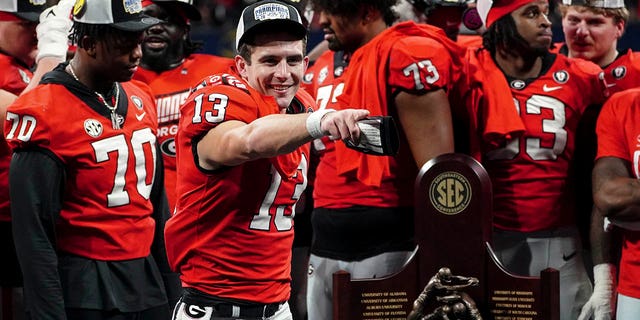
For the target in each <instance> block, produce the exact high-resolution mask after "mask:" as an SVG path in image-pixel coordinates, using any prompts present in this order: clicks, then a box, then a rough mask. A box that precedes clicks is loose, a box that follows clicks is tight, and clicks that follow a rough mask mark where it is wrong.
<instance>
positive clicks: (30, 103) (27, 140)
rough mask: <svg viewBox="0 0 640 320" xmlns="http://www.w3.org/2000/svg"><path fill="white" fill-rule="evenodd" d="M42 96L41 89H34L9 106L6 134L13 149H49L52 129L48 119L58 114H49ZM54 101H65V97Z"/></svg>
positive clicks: (5, 127)
mask: <svg viewBox="0 0 640 320" xmlns="http://www.w3.org/2000/svg"><path fill="white" fill-rule="evenodd" d="M44 94H46V92H45V93H44ZM41 98H42V94H41V91H40V90H32V91H30V92H28V93H27V94H25V95H22V96H20V97H18V99H17V100H16V101H15V102H14V103H13V104H11V105H10V106H9V107H8V108H7V116H6V118H5V123H4V135H5V138H6V140H7V143H8V144H9V146H10V147H11V148H12V149H25V148H45V149H49V146H50V135H49V132H51V130H50V129H49V128H48V126H49V123H50V121H46V120H47V117H53V116H56V115H55V114H51V115H48V113H47V110H48V109H49V108H48V106H47V103H45V100H43V99H41ZM52 101H58V103H64V97H59V99H58V100H52Z"/></svg>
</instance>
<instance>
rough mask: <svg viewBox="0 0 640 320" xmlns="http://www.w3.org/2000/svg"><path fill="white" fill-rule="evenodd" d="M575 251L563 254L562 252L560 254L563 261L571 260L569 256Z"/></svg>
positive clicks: (571, 256) (572, 255)
mask: <svg viewBox="0 0 640 320" xmlns="http://www.w3.org/2000/svg"><path fill="white" fill-rule="evenodd" d="M577 253H578V251H574V252H571V253H570V254H564V253H563V254H562V260H564V261H569V260H571V258H573V257H574V256H575V255H576V254H577Z"/></svg>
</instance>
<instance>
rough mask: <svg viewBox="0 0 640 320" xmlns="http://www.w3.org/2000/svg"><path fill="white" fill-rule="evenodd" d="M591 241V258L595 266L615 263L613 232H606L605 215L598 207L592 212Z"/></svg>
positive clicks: (594, 207)
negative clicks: (612, 241)
mask: <svg viewBox="0 0 640 320" xmlns="http://www.w3.org/2000/svg"><path fill="white" fill-rule="evenodd" d="M589 240H590V243H591V258H592V260H593V264H594V265H597V264H601V263H614V261H613V255H612V251H611V249H612V247H611V231H605V225H604V215H603V213H602V212H601V211H600V210H599V209H598V207H596V206H593V209H592V212H591V227H590V230H589Z"/></svg>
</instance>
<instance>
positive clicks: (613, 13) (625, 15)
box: [558, 4, 629, 24]
mask: <svg viewBox="0 0 640 320" xmlns="http://www.w3.org/2000/svg"><path fill="white" fill-rule="evenodd" d="M569 7H571V8H575V9H576V11H578V12H585V11H591V12H593V13H595V14H601V15H603V16H605V17H612V18H613V21H614V22H615V23H619V22H624V23H625V24H626V23H627V21H628V20H629V10H627V8H596V7H590V6H580V5H571V6H568V5H564V4H561V5H559V6H558V9H559V10H560V13H561V14H562V17H563V18H564V16H565V15H566V14H567V10H569Z"/></svg>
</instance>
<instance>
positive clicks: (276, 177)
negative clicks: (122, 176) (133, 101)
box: [165, 0, 369, 320]
mask: <svg viewBox="0 0 640 320" xmlns="http://www.w3.org/2000/svg"><path fill="white" fill-rule="evenodd" d="M306 35H307V29H306V27H305V26H304V25H303V24H302V20H301V17H300V13H299V12H298V11H297V10H296V9H295V7H293V6H291V5H288V4H286V3H284V2H279V1H273V0H267V1H258V2H256V3H254V4H252V5H250V6H248V7H246V8H245V9H244V10H243V12H242V14H241V18H240V21H239V23H238V27H237V33H236V48H237V50H238V55H237V56H236V57H235V66H236V68H237V71H238V75H239V76H240V77H237V76H236V75H231V74H216V75H211V76H209V77H207V78H206V79H204V80H203V81H202V82H201V84H200V85H199V86H198V87H196V90H195V91H194V92H193V93H192V94H191V95H190V97H189V98H188V100H187V102H186V103H185V104H184V105H183V106H182V107H181V109H180V130H179V131H178V136H177V144H176V146H177V155H178V156H177V160H178V162H177V164H178V165H177V168H178V181H177V191H178V199H177V203H176V213H175V215H174V216H173V217H172V218H171V219H170V220H169V222H168V224H167V227H166V230H165V238H166V243H167V249H168V250H167V254H168V257H169V260H170V262H171V265H172V267H173V268H174V270H176V271H177V272H179V273H180V276H181V279H182V284H183V287H184V294H183V296H182V299H181V301H180V303H179V304H178V305H177V306H176V309H175V310H174V316H173V319H174V320H188V319H193V318H199V319H203V320H210V319H229V318H242V319H271V320H285V319H291V318H292V315H291V312H290V310H289V306H288V303H287V300H288V299H289V296H290V280H291V276H290V268H291V245H292V242H293V221H292V220H293V215H294V212H295V204H296V202H297V200H298V199H299V197H300V195H301V194H302V192H303V191H304V189H305V187H306V185H307V176H306V175H307V167H308V159H309V146H308V142H310V141H312V140H313V139H314V138H320V137H324V136H329V135H330V136H332V137H333V138H334V139H340V140H358V138H359V136H360V130H359V128H358V126H357V125H356V121H357V120H360V119H363V118H364V117H366V116H367V115H368V114H369V112H367V111H365V110H353V109H347V110H342V111H333V110H322V111H318V112H314V113H309V111H311V110H312V109H313V108H314V107H315V103H314V102H313V100H312V99H311V97H310V96H309V95H308V94H306V93H304V91H298V88H299V87H300V81H301V79H302V76H303V74H304V71H305V69H306V67H307V64H308V57H306V56H305V47H306Z"/></svg>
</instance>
